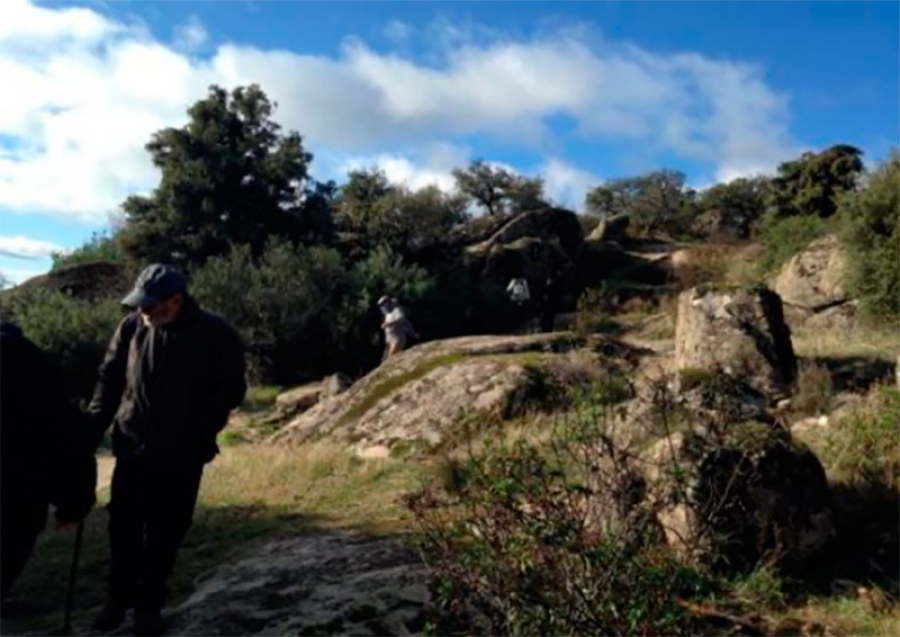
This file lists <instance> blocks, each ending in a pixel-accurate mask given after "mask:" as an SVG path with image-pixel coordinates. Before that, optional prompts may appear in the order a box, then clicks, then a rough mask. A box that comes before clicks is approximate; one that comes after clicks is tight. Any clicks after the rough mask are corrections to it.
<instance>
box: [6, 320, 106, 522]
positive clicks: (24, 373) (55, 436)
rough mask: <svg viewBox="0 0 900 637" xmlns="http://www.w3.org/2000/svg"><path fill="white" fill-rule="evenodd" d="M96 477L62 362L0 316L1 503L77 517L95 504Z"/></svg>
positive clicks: (87, 434)
mask: <svg viewBox="0 0 900 637" xmlns="http://www.w3.org/2000/svg"><path fill="white" fill-rule="evenodd" d="M96 485H97V462H96V460H95V459H94V446H93V445H92V436H91V430H90V421H89V419H88V418H87V417H86V416H85V414H83V413H82V412H81V410H79V409H78V408H77V407H76V406H75V405H74V404H73V403H72V402H70V401H69V399H68V397H67V396H66V392H65V383H64V381H63V375H62V370H60V368H59V366H58V365H57V364H56V363H55V362H54V361H53V359H52V358H50V356H48V355H47V354H45V353H44V352H43V351H42V350H41V349H40V348H39V347H38V346H37V345H35V344H34V343H33V342H31V341H30V340H28V339H27V338H26V337H25V335H24V334H22V331H21V330H20V329H19V328H18V326H16V325H15V324H13V323H9V322H4V323H2V324H0V487H2V496H0V497H2V499H3V500H4V505H6V504H9V503H12V504H13V505H15V506H18V504H21V505H22V506H27V507H40V506H44V507H46V506H47V505H48V504H53V505H55V506H56V518H57V519H59V520H61V521H66V522H71V521H76V520H80V519H82V518H83V517H84V516H86V515H87V514H88V513H89V512H90V510H91V508H92V507H93V506H94V503H95V501H96V500H95V493H94V492H95V489H96ZM16 503H18V504H16ZM4 510H5V511H7V508H4ZM10 517H15V516H14V515H10ZM7 523H12V521H11V520H10V521H9V522H8V521H6V520H4V521H3V524H7Z"/></svg>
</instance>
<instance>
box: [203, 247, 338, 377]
mask: <svg viewBox="0 0 900 637" xmlns="http://www.w3.org/2000/svg"><path fill="white" fill-rule="evenodd" d="M343 277H344V271H343V267H342V264H341V259H340V255H339V254H338V253H337V252H335V251H334V250H331V249H328V248H322V247H312V248H307V247H305V246H302V245H301V246H295V245H292V244H291V243H290V242H288V241H285V240H282V239H277V238H276V239H271V240H270V241H269V242H268V244H267V245H266V248H265V250H264V252H263V254H262V256H261V258H260V259H259V260H258V261H256V260H254V259H253V257H252V256H251V251H250V246H249V245H241V246H237V247H234V248H232V250H231V251H230V252H229V253H228V254H226V255H224V256H220V257H212V258H210V259H209V260H208V261H207V262H206V264H204V265H203V266H202V267H200V268H199V269H197V270H196V271H194V272H193V273H192V276H191V290H192V292H193V294H194V295H195V296H196V297H197V299H198V300H199V301H200V302H201V304H202V305H203V306H204V307H206V308H209V309H211V310H213V311H215V312H218V313H220V314H222V315H223V316H224V317H226V318H227V319H228V320H229V321H230V322H231V323H232V325H234V326H235V328H236V329H237V330H238V332H239V333H240V334H241V337H242V339H243V341H244V345H245V347H246V348H247V358H248V367H249V368H250V372H251V376H252V377H253V378H254V379H257V380H262V381H265V382H272V381H287V382H291V381H293V380H295V377H296V376H298V375H299V376H301V377H302V376H303V375H304V372H305V371H307V370H308V369H309V367H310V366H313V367H315V365H317V364H320V363H319V361H321V358H320V359H319V361H316V353H317V351H318V350H316V349H312V350H311V349H310V348H311V347H313V346H314V341H315V340H316V339H315V334H316V330H315V324H316V323H317V322H318V321H321V319H322V315H323V313H327V310H328V307H329V304H330V303H331V302H332V301H333V299H334V295H335V293H336V292H337V290H338V288H339V286H340V284H341V281H342V279H343ZM311 344H313V345H311ZM304 367H306V368H307V369H306V370H305V369H304ZM318 371H320V370H319V369H315V370H314V372H309V373H311V374H313V375H315V373H318Z"/></svg>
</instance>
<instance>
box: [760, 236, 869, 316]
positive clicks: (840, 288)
mask: <svg viewBox="0 0 900 637" xmlns="http://www.w3.org/2000/svg"><path fill="white" fill-rule="evenodd" d="M845 267H846V253H845V251H844V248H843V246H842V245H841V243H840V241H838V239H837V237H835V236H834V235H827V236H824V237H821V238H819V239H816V240H815V241H813V242H812V243H811V244H809V246H807V248H806V249H804V250H803V251H802V252H800V253H799V254H796V255H794V256H793V257H792V258H791V259H790V260H789V261H788V262H787V263H786V264H785V265H784V267H783V268H782V269H781V272H780V273H779V274H778V276H777V277H775V279H774V280H773V281H772V288H773V289H774V290H775V292H777V293H778V294H779V295H780V296H781V299H782V301H783V302H784V305H785V311H786V313H787V315H788V320H789V321H792V322H793V323H794V324H803V325H806V326H807V327H811V328H826V329H827V328H831V329H835V328H837V329H840V328H846V327H849V326H851V325H852V324H853V322H854V319H855V315H856V311H855V310H856V308H855V306H854V305H853V303H852V302H851V299H850V297H849V295H848V294H847V289H846V287H845V284H844V282H845V276H844V271H845Z"/></svg>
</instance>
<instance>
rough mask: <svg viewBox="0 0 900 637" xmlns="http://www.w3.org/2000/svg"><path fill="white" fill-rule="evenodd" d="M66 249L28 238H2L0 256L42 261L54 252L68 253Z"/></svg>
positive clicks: (0, 238) (0, 240) (0, 237)
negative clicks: (41, 259)
mask: <svg viewBox="0 0 900 637" xmlns="http://www.w3.org/2000/svg"><path fill="white" fill-rule="evenodd" d="M66 251H67V250H66V248H64V247H63V246H60V245H56V244H55V243H50V242H49V241H39V240H37V239H29V238H28V237H23V236H21V235H18V236H12V237H10V236H0V255H3V256H7V257H15V258H18V259H40V258H43V257H49V256H50V255H51V254H53V253H54V252H66Z"/></svg>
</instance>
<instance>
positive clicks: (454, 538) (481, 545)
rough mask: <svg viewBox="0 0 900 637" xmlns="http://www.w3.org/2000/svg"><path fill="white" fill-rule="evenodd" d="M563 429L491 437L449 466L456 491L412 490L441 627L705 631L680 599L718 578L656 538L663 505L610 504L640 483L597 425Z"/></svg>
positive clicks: (449, 485) (524, 631) (447, 476)
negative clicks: (506, 440) (527, 436)
mask: <svg viewBox="0 0 900 637" xmlns="http://www.w3.org/2000/svg"><path fill="white" fill-rule="evenodd" d="M554 429H555V431H554V434H553V437H552V439H551V440H550V441H549V443H548V444H547V446H540V447H539V446H537V445H536V444H533V443H529V442H526V441H524V440H522V439H520V440H519V441H517V442H516V443H514V444H512V445H511V446H509V445H503V444H500V443H496V442H493V441H492V439H491V438H490V437H489V438H488V440H487V443H486V446H485V448H484V450H483V451H481V452H477V453H475V452H472V454H471V455H470V457H469V458H468V459H466V460H465V461H464V462H460V463H457V462H454V463H453V464H450V465H447V466H446V467H444V471H443V475H442V476H441V479H442V481H443V483H444V486H445V488H446V490H445V491H441V490H440V489H439V488H436V487H433V486H428V487H426V488H424V489H423V490H421V491H419V492H418V493H415V494H412V495H410V496H409V497H408V498H407V505H408V506H409V507H410V509H411V511H412V513H413V521H414V526H415V527H416V530H417V532H418V535H417V537H418V540H419V546H420V549H421V552H422V555H423V557H424V559H425V561H426V563H427V564H428V565H429V566H430V567H431V569H432V572H433V573H434V581H433V582H432V587H433V590H434V593H435V598H436V602H437V608H438V617H437V625H436V626H435V628H436V629H437V630H438V631H439V632H441V633H446V632H448V631H451V630H455V631H461V632H464V633H466V634H471V633H473V632H474V633H475V634H492V635H573V634H589V635H596V634H615V635H625V634H669V635H673V634H685V633H693V632H695V629H696V628H697V626H696V624H695V622H694V618H693V617H692V615H691V614H690V613H689V612H688V611H687V610H686V608H685V605H684V604H682V603H678V601H676V600H679V601H682V602H683V601H688V600H691V599H697V598H698V597H700V596H702V595H704V594H705V593H706V592H708V590H709V588H708V587H709V586H710V585H711V582H710V580H708V579H707V578H706V577H705V576H704V575H702V574H701V572H700V571H698V570H696V569H694V568H692V567H690V566H687V565H685V564H684V563H683V562H682V561H680V560H678V559H677V558H676V557H675V556H674V554H673V553H672V552H671V551H670V549H668V548H667V547H666V546H665V545H664V544H662V543H660V542H658V541H656V540H655V539H654V538H656V536H655V535H654V532H653V529H654V528H655V527H654V526H653V522H652V520H653V516H652V515H650V514H648V512H647V511H645V510H644V509H642V508H641V507H635V508H633V509H631V508H628V510H627V511H624V512H622V513H620V514H617V513H615V512H612V513H607V512H610V511H617V510H618V509H617V507H616V506H615V504H613V502H621V501H620V500H617V498H619V497H621V496H622V495H623V494H626V493H631V489H632V488H633V487H635V483H634V482H633V481H631V480H630V479H629V474H628V473H627V472H622V471H621V467H620V466H619V465H618V464H617V463H616V462H615V460H616V458H617V457H618V456H617V454H616V453H610V454H609V455H604V452H603V447H602V445H596V446H593V445H591V444H590V443H591V442H592V441H596V440H597V438H595V437H594V436H593V434H594V433H595V432H593V431H592V429H591V427H579V426H578V425H577V424H575V423H571V422H567V423H565V424H561V425H560V426H559V427H556V428H554ZM585 443H587V444H585ZM598 466H599V467H605V466H608V469H602V468H601V469H598V468H597V467H598ZM598 471H602V472H604V475H603V477H602V478H599V479H598V477H597V472H598ZM622 488H624V489H626V491H621V489H622ZM610 494H618V495H612V496H610ZM610 497H612V498H613V499H612V500H610ZM626 508H627V507H626ZM595 511H602V512H601V513H600V516H601V517H602V518H603V520H598V518H597V517H596V515H595V514H594V512H595ZM607 515H609V519H608V520H607V518H606V517H605V516H607ZM617 515H622V516H624V517H621V518H619V517H616V516H617ZM657 539H658V538H657Z"/></svg>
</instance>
